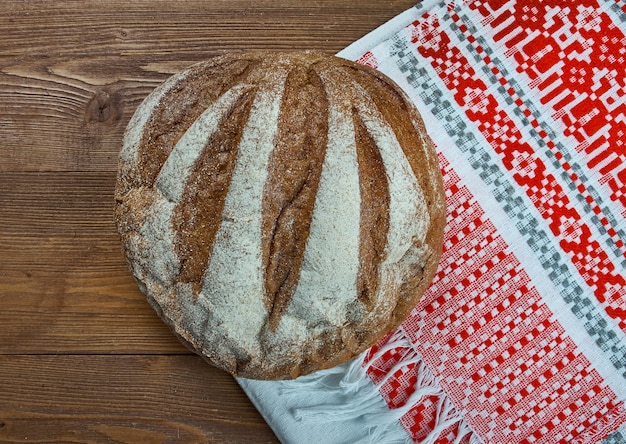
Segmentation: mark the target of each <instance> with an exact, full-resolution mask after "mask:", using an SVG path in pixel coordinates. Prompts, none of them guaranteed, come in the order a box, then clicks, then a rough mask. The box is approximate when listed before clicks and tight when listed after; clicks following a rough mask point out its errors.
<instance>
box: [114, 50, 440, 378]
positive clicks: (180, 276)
mask: <svg viewBox="0 0 626 444" xmlns="http://www.w3.org/2000/svg"><path fill="white" fill-rule="evenodd" d="M115 198H116V209H115V217H116V222H117V226H118V230H119V232H120V235H121V239H122V244H123V247H124V251H125V254H126V258H127V261H128V263H129V266H130V269H131V271H132V273H133V275H134V277H135V278H136V280H137V282H138V284H139V287H140V289H141V291H142V292H143V293H144V294H145V295H146V296H147V299H148V301H149V302H150V303H151V305H152V306H153V307H154V309H155V310H156V311H157V312H158V313H159V315H160V316H161V318H162V319H163V320H164V321H165V322H166V323H167V324H168V325H169V326H170V327H171V328H172V330H173V331H174V332H175V333H176V335H177V336H178V337H179V338H180V339H181V341H182V342H183V343H185V344H186V345H187V346H188V347H189V348H190V349H192V350H193V351H195V352H197V353H198V354H200V355H201V356H203V357H204V358H205V359H206V360H207V361H209V362H210V363H212V364H214V365H216V366H217V367H220V368H222V369H224V370H226V371H228V372H230V373H231V374H233V375H235V376H240V377H246V378H254V379H285V378H295V377H297V376H300V375H304V374H308V373H311V372H313V371H316V370H320V369H324V368H329V367H332V366H334V365H337V364H339V363H342V362H345V361H346V360H348V359H350V358H352V357H354V356H356V355H358V354H359V353H361V352H362V351H364V350H365V349H367V348H368V347H370V346H372V345H373V344H374V343H376V342H377V341H378V340H379V339H381V338H382V337H383V336H384V335H385V334H386V333H387V332H389V331H392V330H394V329H395V328H397V326H398V325H399V324H400V323H401V322H402V321H403V320H404V319H405V318H406V316H407V315H408V314H409V312H410V310H411V309H412V308H413V307H414V306H415V304H416V302H417V301H418V299H419V298H420V297H421V295H422V294H423V292H424V291H425V290H426V288H427V286H428V284H429V283H430V281H431V279H432V278H433V276H434V274H435V272H436V269H437V265H438V262H439V258H440V254H441V248H442V239H443V227H444V224H445V200H444V191H443V184H442V178H441V172H440V169H439V165H438V162H437V155H436V152H435V150H434V148H433V147H432V145H431V142H430V139H429V138H428V136H427V134H426V131H425V129H424V125H423V123H422V120H421V118H420V116H419V114H418V112H417V110H416V109H415V107H414V106H413V104H412V103H411V102H410V100H409V99H408V98H407V97H406V95H405V94H404V92H403V91H402V90H401V89H400V88H399V87H398V86H397V85H396V84H395V83H394V82H393V81H391V80H390V79H389V78H387V77H386V76H384V75H383V74H381V73H379V72H378V71H376V70H374V69H371V68H369V67H366V66H363V65H360V64H357V63H354V62H351V61H348V60H344V59H341V58H337V57H333V56H326V55H324V54H321V53H316V52H289V53H276V52H245V53H232V54H226V55H223V56H219V57H216V58H214V59H211V60H208V61H206V62H202V63H199V64H196V65H193V66H192V67H190V68H188V69H187V70H185V71H183V72H181V73H179V74H177V75H175V76H173V77H172V78H170V79H169V80H168V81H166V82H165V83H164V84H162V85H161V86H159V87H158V88H157V89H156V90H155V91H153V92H152V93H151V94H150V95H149V96H148V97H147V98H146V99H145V100H144V102H143V103H142V104H141V105H140V106H139V108H138V109H137V111H136V112H135V114H134V116H133V118H132V119H131V121H130V122H129V124H128V127H127V130H126V134H125V137H124V143H123V148H122V151H121V153H120V161H119V170H118V178H117V184H116V190H115Z"/></svg>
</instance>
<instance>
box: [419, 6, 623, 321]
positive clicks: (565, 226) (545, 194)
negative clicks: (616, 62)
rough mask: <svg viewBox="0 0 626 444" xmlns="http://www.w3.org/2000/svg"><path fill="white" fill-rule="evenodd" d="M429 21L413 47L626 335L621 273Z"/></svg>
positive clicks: (458, 54)
mask: <svg viewBox="0 0 626 444" xmlns="http://www.w3.org/2000/svg"><path fill="white" fill-rule="evenodd" d="M451 16H452V19H453V20H454V19H455V18H456V20H458V16H456V17H455V14H454V13H452V14H451ZM425 20H429V22H430V23H434V26H432V27H429V29H424V28H423V27H421V26H420V25H419V23H415V24H414V27H415V29H416V31H415V35H416V37H415V38H414V40H413V43H418V42H419V45H416V50H417V51H418V52H419V53H420V54H421V55H422V56H423V57H424V58H425V59H427V60H429V61H430V62H431V64H432V66H433V68H434V69H435V71H436V72H437V74H438V75H439V76H440V78H441V80H442V81H443V82H444V83H445V85H446V87H447V88H448V89H449V90H450V92H451V93H452V94H453V96H454V99H455V101H456V102H457V104H458V105H459V106H461V107H463V108H464V109H465V113H466V115H467V117H468V118H469V119H470V120H471V121H473V122H474V123H475V124H476V126H477V128H478V130H479V131H480V132H481V133H482V135H483V137H485V139H486V140H487V141H488V142H489V144H490V145H491V146H492V148H493V149H494V151H495V153H496V154H498V155H499V156H500V157H501V160H502V162H503V165H504V166H505V168H507V169H508V170H509V171H511V173H512V177H513V179H514V180H515V181H516V182H517V184H518V185H519V186H520V187H521V188H522V189H524V190H525V192H526V194H527V196H528V197H529V198H530V199H531V201H532V202H533V204H534V205H535V207H536V208H537V210H538V211H539V212H540V214H541V216H542V217H543V218H544V219H545V220H546V221H547V222H548V223H549V227H550V230H551V231H552V233H553V235H554V236H555V237H556V238H557V239H558V241H559V245H560V247H561V248H562V249H563V251H564V252H565V253H567V254H568V255H569V257H570V260H571V261H572V263H573V265H574V266H575V267H576V269H577V270H578V272H579V273H580V275H581V277H582V278H583V279H584V280H585V282H586V283H587V285H588V286H589V287H590V288H591V289H593V293H594V295H595V297H596V298H597V300H598V301H599V302H601V303H602V305H603V307H604V309H605V310H606V313H607V314H608V315H609V316H611V317H612V318H615V319H616V320H617V321H618V323H619V326H620V328H621V329H622V330H623V331H624V332H626V279H625V278H624V276H622V275H621V274H619V273H618V272H617V271H616V269H615V266H614V264H613V263H612V261H611V260H610V258H609V256H608V254H607V253H606V251H604V249H603V248H602V246H601V245H600V243H599V242H598V241H597V240H596V239H594V238H593V236H592V232H591V229H590V228H589V227H588V226H587V224H585V223H584V221H583V219H582V217H581V215H580V214H579V213H578V211H577V210H576V209H575V208H574V207H573V206H572V205H571V202H570V200H569V198H568V196H567V194H566V193H565V192H564V190H563V189H562V187H561V185H560V184H559V182H558V181H557V179H556V178H555V177H554V176H553V175H552V174H550V173H549V172H548V171H547V168H546V166H545V164H544V163H543V161H542V160H541V159H540V158H539V157H538V156H537V155H536V153H535V151H534V149H533V148H532V147H531V146H530V145H529V144H528V142H526V140H524V138H523V136H522V134H521V133H520V131H519V129H518V128H517V127H516V125H515V123H514V121H513V120H512V119H511V118H510V117H509V116H508V114H507V113H506V111H505V110H503V109H502V108H501V107H500V106H499V104H498V101H497V99H496V98H495V97H494V96H493V95H492V94H490V93H489V90H488V86H487V85H486V84H485V83H484V82H483V81H482V79H480V78H479V76H477V73H476V72H475V70H474V69H473V68H472V65H471V63H470V62H469V61H468V60H467V59H466V58H465V57H464V55H463V54H462V53H461V51H460V50H459V49H458V48H457V47H456V46H454V45H452V44H451V40H450V37H449V36H448V35H447V33H446V32H445V30H444V29H443V28H442V27H440V26H437V21H436V20H433V18H432V17H425ZM417 30H419V31H417ZM461 31H463V29H461ZM418 36H419V37H418ZM492 72H493V73H494V74H496V75H498V74H499V73H498V71H497V68H496V67H492ZM500 78H501V79H503V77H500ZM501 83H505V80H502V82H501ZM531 124H533V125H534V126H536V125H538V123H536V121H531Z"/></svg>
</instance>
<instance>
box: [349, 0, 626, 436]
mask: <svg viewBox="0 0 626 444" xmlns="http://www.w3.org/2000/svg"><path fill="white" fill-rule="evenodd" d="M414 14H415V20H414V21H413V22H412V23H410V24H409V25H408V26H406V27H404V28H403V29H399V30H398V32H397V33H396V34H394V35H392V36H390V37H388V38H386V39H385V40H384V41H382V42H379V43H378V44H376V45H374V46H373V47H371V48H370V47H368V48H363V51H362V53H361V54H362V56H361V57H360V58H359V59H358V61H360V62H361V63H365V64H368V65H370V66H373V67H376V68H378V69H380V70H381V71H383V72H385V73H386V74H388V75H389V76H390V77H392V78H393V79H394V80H396V81H397V82H398V83H399V84H400V85H401V86H402V87H403V88H404V89H405V90H406V91H407V93H408V94H409V95H410V96H411V97H412V98H413V99H414V100H415V102H416V104H417V106H418V108H419V109H420V112H421V113H422V115H423V117H424V119H425V121H426V124H427V128H428V130H429V133H430V134H431V137H432V139H433V141H434V143H435V144H436V146H437V148H438V150H439V152H440V163H441V167H442V169H443V172H444V180H445V184H446V190H447V203H448V225H447V229H446V237H445V246H444V253H443V257H442V261H441V264H440V268H439V273H438V275H437V276H436V278H435V281H434V282H433V284H432V286H431V287H430V289H429V290H428V292H427V294H426V295H425V296H424V297H423V299H422V300H421V301H420V303H419V304H418V306H417V307H416V308H415V309H414V310H413V312H412V314H411V316H410V317H409V319H407V321H406V322H405V323H404V324H403V325H402V327H401V329H400V331H399V333H396V335H397V334H403V335H404V336H405V337H406V338H407V340H408V343H410V344H411V346H410V347H408V348H407V346H404V347H402V348H401V349H390V350H387V351H386V352H385V354H383V355H377V360H378V361H377V362H376V365H370V366H368V367H367V369H368V370H367V371H368V374H369V376H370V378H371V379H372V381H373V382H374V383H376V384H378V383H379V382H380V381H381V380H384V383H383V384H382V385H380V393H381V395H382V396H383V398H384V399H385V400H386V402H387V404H388V406H389V408H390V409H398V408H401V407H404V408H405V409H406V413H405V414H404V416H403V417H402V418H401V420H400V422H401V423H402V425H403V426H404V427H405V429H406V430H407V432H409V434H410V436H412V438H413V440H414V441H415V442H421V441H423V440H425V439H427V438H428V437H429V436H430V437H432V436H433V435H432V432H433V430H434V429H435V428H436V427H437V426H438V424H441V423H442V415H446V414H449V413H450V412H453V413H455V414H456V415H457V416H460V417H462V421H461V422H458V421H457V422H453V423H450V424H448V425H446V427H447V428H446V429H445V430H438V432H437V434H436V436H437V441H436V442H470V441H478V440H481V441H484V442H493V443H515V442H546V443H547V442H550V443H553V442H563V443H570V442H597V441H599V440H601V439H605V442H607V443H617V442H626V434H624V428H623V424H624V423H626V409H625V407H624V405H625V404H624V403H625V401H626V232H625V230H626V223H625V222H624V219H625V218H626V162H625V161H624V159H625V156H626V152H625V151H624V150H625V148H624V147H625V146H626V76H625V75H624V72H626V37H625V32H624V30H625V25H624V24H625V22H626V5H624V4H622V3H619V2H613V1H607V2H602V1H587V2H577V3H576V4H572V5H564V4H563V2H542V3H539V2H533V3H532V4H527V2H521V1H519V2H516V1H497V2H496V1H493V2H488V1H477V2H465V3H464V2H449V3H439V2H434V1H430V2H429V1H426V2H423V3H422V4H419V5H418V6H416V8H415V11H414ZM384 343H385V340H383V341H382V342H381V344H379V347H380V346H383V345H384ZM375 351H376V347H375V348H374V349H373V351H372V353H374V352H375ZM415 356H417V359H416V358H415ZM403 360H404V361H406V362H407V365H404V366H403V365H402V362H403ZM390 372H391V373H390ZM424 373H428V374H429V375H430V376H429V377H432V378H434V380H435V381H436V382H435V383H436V384H438V385H439V386H440V387H441V388H442V389H443V392H444V393H445V394H446V396H445V397H444V398H445V399H443V398H441V397H440V396H439V395H438V394H430V395H428V394H424V395H422V396H420V397H419V399H415V396H412V394H413V393H414V392H415V387H416V386H417V385H419V383H418V379H419V378H420V377H422V376H420V375H422V374H424ZM446 402H447V403H450V406H448V409H447V410H446V409H443V407H442V405H443V404H445V403H446ZM406 403H411V405H410V406H408V407H409V408H407V406H405V404H406ZM468 430H470V432H471V433H470V432H468ZM428 439H431V438H428ZM455 440H456V441H455Z"/></svg>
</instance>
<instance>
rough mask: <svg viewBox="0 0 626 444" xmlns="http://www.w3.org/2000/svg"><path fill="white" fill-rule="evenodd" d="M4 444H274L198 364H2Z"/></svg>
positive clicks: (227, 381) (121, 359) (104, 360)
mask: <svg viewBox="0 0 626 444" xmlns="http://www.w3.org/2000/svg"><path fill="white" fill-rule="evenodd" d="M0 368H1V369H2V372H0V383H1V384H2V390H0V441H2V442H17V441H21V442H24V441H27V442H46V443H48V442H105V441H107V442H108V441H114V442H122V443H142V442H146V443H148V442H150V443H153V442H188V443H191V442H198V443H199V442H209V443H213V442H214V443H241V442H255V443H275V442H277V440H276V438H275V436H274V435H273V433H272V431H271V430H270V429H269V427H268V426H267V425H265V424H264V422H263V419H262V418H261V416H260V415H259V413H258V412H257V411H256V410H255V409H254V407H253V406H252V405H251V404H250V403H249V402H248V401H247V399H246V397H245V394H244V393H243V392H242V391H241V389H240V387H239V386H238V385H237V383H236V382H235V381H234V380H233V379H232V378H231V377H230V375H228V374H226V373H224V372H222V371H220V370H217V369H215V368H213V367H211V366H210V365H208V364H206V363H205V362H204V361H202V360H201V359H200V358H198V357H196V356H145V357H137V356H75V355H70V356H0Z"/></svg>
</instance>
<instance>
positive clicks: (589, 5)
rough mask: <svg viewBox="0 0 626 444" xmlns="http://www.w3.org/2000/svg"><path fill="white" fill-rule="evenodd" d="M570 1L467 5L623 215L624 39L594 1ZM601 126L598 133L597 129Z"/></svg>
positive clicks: (625, 141) (625, 165)
mask: <svg viewBox="0 0 626 444" xmlns="http://www.w3.org/2000/svg"><path fill="white" fill-rule="evenodd" d="M575 6H576V7H567V6H565V5H564V4H563V2H560V1H545V2H532V4H529V5H524V4H523V3H521V2H520V4H518V5H515V4H513V3H510V2H501V1H492V2H484V3H481V2H476V3H473V4H470V8H473V9H476V10H477V11H478V12H480V14H481V15H482V16H483V17H485V19H484V21H483V24H488V25H489V26H491V27H492V28H493V29H494V31H496V33H495V34H494V41H495V42H502V43H504V44H505V45H506V47H507V48H509V49H508V53H507V54H508V55H510V56H511V57H512V59H513V60H515V61H516V62H517V63H518V66H517V71H518V72H523V73H525V74H526V75H528V77H529V78H530V79H531V83H530V86H531V87H533V88H535V89H536V90H537V91H539V92H540V98H541V102H542V103H543V104H548V105H549V106H550V107H551V108H552V109H553V111H554V114H553V117H555V118H556V119H560V121H561V122H562V123H563V125H564V129H563V134H564V135H566V136H573V137H574V138H575V139H576V141H577V142H578V145H577V146H576V150H577V151H578V152H584V154H585V155H586V156H585V157H586V159H587V166H588V167H589V168H591V169H592V170H595V171H596V172H597V173H598V174H600V176H601V178H600V182H601V183H604V184H606V185H607V186H608V187H609V188H610V190H611V193H610V198H611V199H612V200H614V201H616V202H619V203H620V204H621V206H622V208H623V210H622V213H621V214H622V216H624V217H626V163H624V160H623V156H624V146H626V119H625V117H626V100H625V98H626V77H625V76H624V69H626V68H625V67H626V49H625V48H626V37H625V36H624V33H623V32H622V31H621V30H620V29H619V28H617V27H616V26H615V25H614V24H613V22H612V21H611V19H610V18H609V17H608V16H607V14H606V13H603V12H602V11H601V9H600V8H599V5H598V2H597V1H595V0H586V1H580V2H576V4H575ZM622 8H624V7H623V6H622ZM573 26H576V28H575V29H576V32H571V29H572V27H573ZM609 80H610V82H609ZM615 84H617V85H618V86H617V87H615ZM572 104H573V105H572ZM607 127H608V132H607V133H606V134H605V133H604V132H603V131H601V130H602V129H604V128H607Z"/></svg>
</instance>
